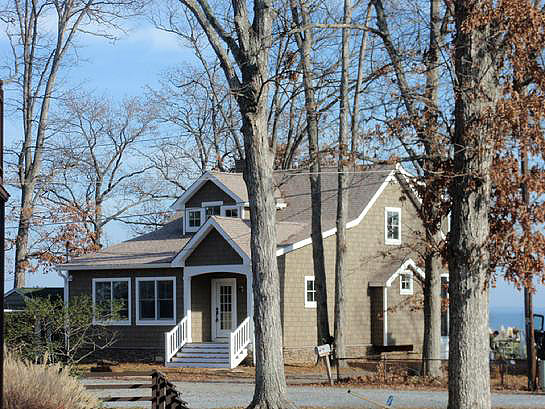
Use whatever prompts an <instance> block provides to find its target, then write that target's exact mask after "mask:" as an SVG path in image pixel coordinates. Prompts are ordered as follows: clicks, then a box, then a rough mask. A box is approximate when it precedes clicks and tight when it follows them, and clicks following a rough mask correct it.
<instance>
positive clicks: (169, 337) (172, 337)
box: [165, 317, 188, 364]
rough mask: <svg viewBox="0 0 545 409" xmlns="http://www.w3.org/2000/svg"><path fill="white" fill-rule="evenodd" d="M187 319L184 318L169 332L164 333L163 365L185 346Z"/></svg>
mask: <svg viewBox="0 0 545 409" xmlns="http://www.w3.org/2000/svg"><path fill="white" fill-rule="evenodd" d="M187 324H188V319H187V317H184V318H183V319H182V320H181V321H180V322H179V323H178V324H176V326H175V327H174V328H172V329H171V330H170V331H169V332H165V364H167V363H168V362H170V360H171V359H172V357H173V356H174V355H176V352H178V351H179V350H180V348H181V347H183V346H184V345H185V343H186V342H187V338H188V331H187Z"/></svg>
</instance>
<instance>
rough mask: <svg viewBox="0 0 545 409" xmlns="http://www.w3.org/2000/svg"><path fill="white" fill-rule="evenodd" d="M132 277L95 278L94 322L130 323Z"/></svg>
mask: <svg viewBox="0 0 545 409" xmlns="http://www.w3.org/2000/svg"><path fill="white" fill-rule="evenodd" d="M130 300H131V280H130V278H94V279H93V308H94V315H95V316H94V322H95V323H101V324H110V325H130V324H131V313H130V308H129V306H130V305H131V303H130Z"/></svg>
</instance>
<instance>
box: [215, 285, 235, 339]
mask: <svg viewBox="0 0 545 409" xmlns="http://www.w3.org/2000/svg"><path fill="white" fill-rule="evenodd" d="M236 289H237V282H236V279H235V278H222V279H217V280H212V338H213V339H214V340H218V339H221V338H227V337H229V333H230V332H231V331H233V330H235V329H236V327H237V292H236Z"/></svg>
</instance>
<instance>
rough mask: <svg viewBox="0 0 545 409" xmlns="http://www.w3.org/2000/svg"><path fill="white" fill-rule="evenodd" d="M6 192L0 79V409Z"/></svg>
mask: <svg viewBox="0 0 545 409" xmlns="http://www.w3.org/2000/svg"><path fill="white" fill-rule="evenodd" d="M8 197H9V195H8V193H7V192H6V190H5V189H4V88H3V82H2V80H0V294H1V295H2V311H1V312H0V409H3V407H4V399H3V396H4V393H3V391H4V277H5V271H4V268H5V265H4V264H5V262H4V260H5V259H4V248H5V246H4V244H5V243H4V232H5V221H6V202H7V200H8Z"/></svg>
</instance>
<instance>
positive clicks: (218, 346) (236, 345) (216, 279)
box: [165, 264, 253, 368]
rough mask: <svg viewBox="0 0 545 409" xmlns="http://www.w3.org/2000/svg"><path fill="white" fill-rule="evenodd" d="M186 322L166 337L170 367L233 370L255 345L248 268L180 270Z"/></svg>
mask: <svg viewBox="0 0 545 409" xmlns="http://www.w3.org/2000/svg"><path fill="white" fill-rule="evenodd" d="M183 299H184V317H183V319H182V320H181V321H180V322H179V323H178V324H177V325H176V326H175V327H174V328H172V329H171V330H170V331H169V332H167V333H165V365H166V366H169V367H193V368H235V367H236V366H237V365H239V364H240V362H242V361H243V360H244V358H246V356H247V355H248V349H249V348H250V347H251V345H252V343H253V328H252V324H253V321H252V319H251V312H252V311H253V299H252V278H251V274H250V272H249V268H248V266H247V265H244V264H241V265H223V266H214V265H208V266H188V267H185V269H184V297H183Z"/></svg>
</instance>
